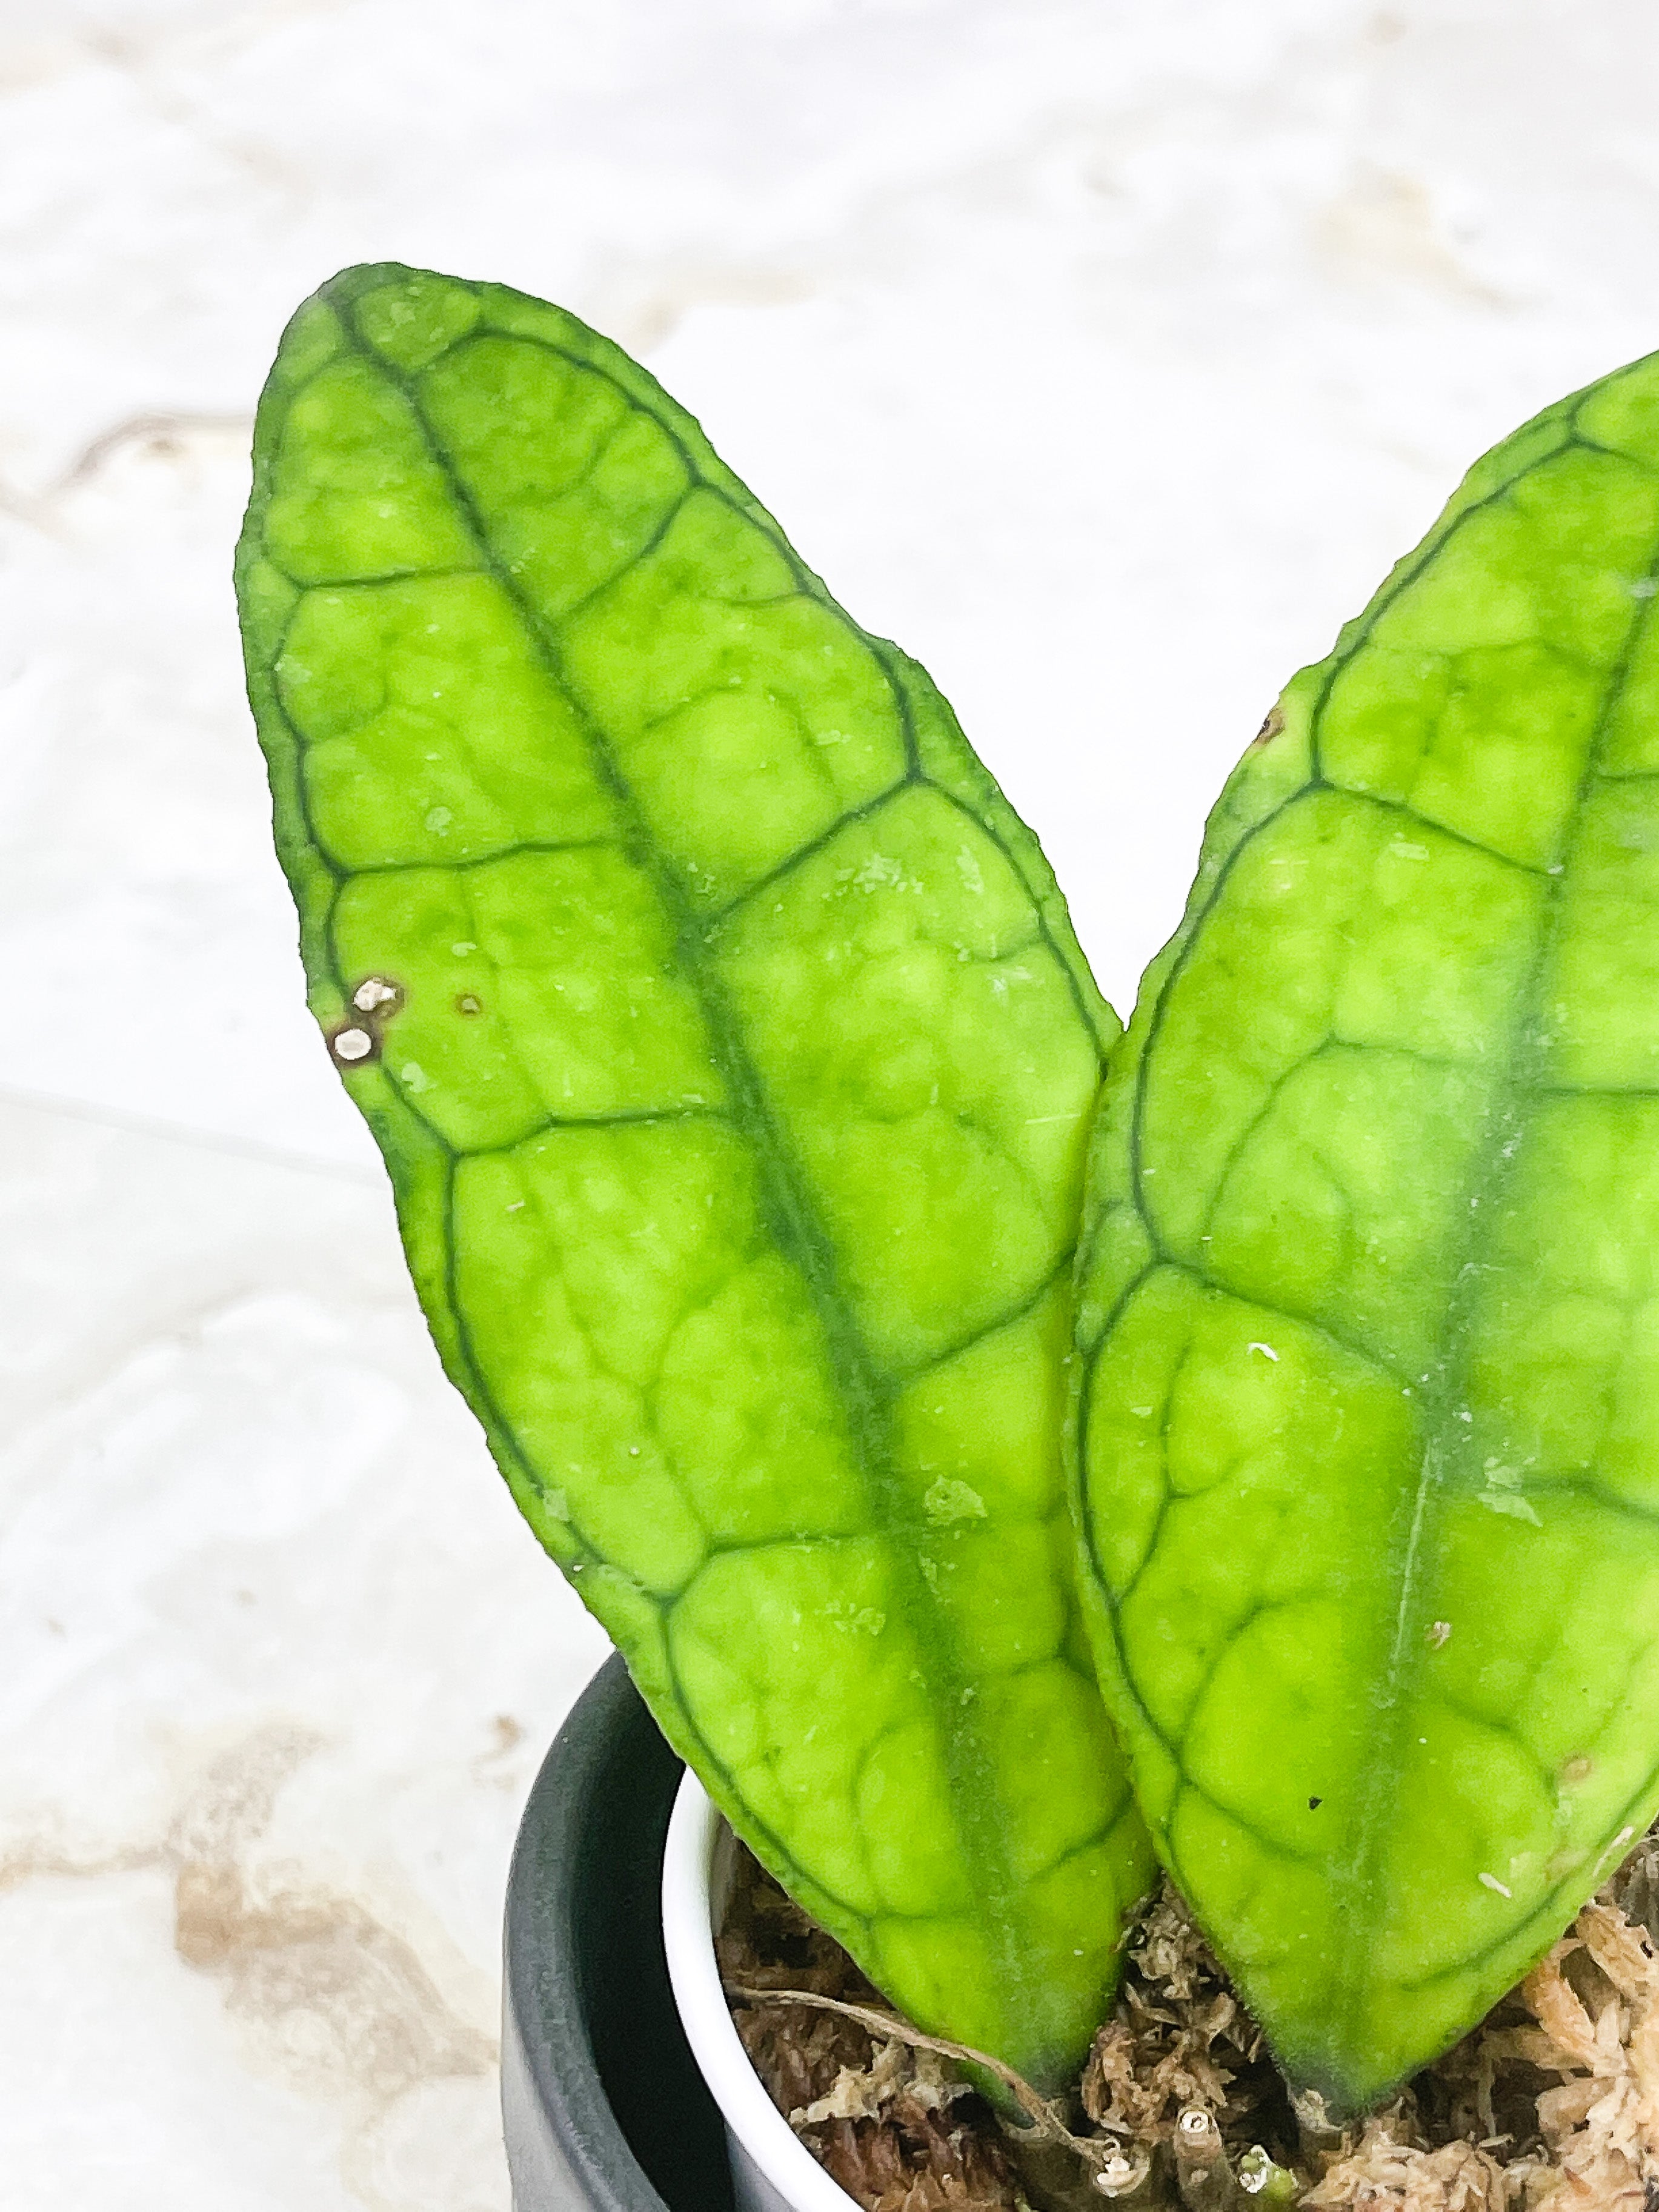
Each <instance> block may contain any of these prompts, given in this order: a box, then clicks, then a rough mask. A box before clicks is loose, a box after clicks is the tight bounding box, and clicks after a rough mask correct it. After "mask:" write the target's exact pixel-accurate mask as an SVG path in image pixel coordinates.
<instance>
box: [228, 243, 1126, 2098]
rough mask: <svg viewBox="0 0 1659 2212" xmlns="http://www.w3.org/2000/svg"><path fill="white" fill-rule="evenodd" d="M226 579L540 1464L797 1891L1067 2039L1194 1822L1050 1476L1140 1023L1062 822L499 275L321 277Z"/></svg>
mask: <svg viewBox="0 0 1659 2212" xmlns="http://www.w3.org/2000/svg"><path fill="white" fill-rule="evenodd" d="M238 575H239V584H240V593H241V603H242V609H243V622H244V630H245V635H246V648H247V665H248V672H249V683H250V690H251V694H252V700H253V704H254V708H255V712H256V714H257V717H258V724H259V729H260V734H261V737H262V738H263V741H264V746H265V750H266V753H267V755H268V757H269V761H270V772H271V779H272V784H273V788H274V791H275V795H276V831H277V837H278V841H279V844H280V847H281V851H282V854H283V860H284V863H285V865H286V866H287V869H288V872H289V878H290V880H291V882H292V884H293V887H294V890H295V897H296V899H297V901H298V904H299V908H300V913H301V936H302V945H303V951H304V957H305V962H306V966H307V972H308V975H309V978H310V985H311V1000H312V1006H313V1010H314V1012H315V1013H316V1016H317V1018H318V1020H319V1023H320V1024H322V1027H323V1029H324V1030H325V1033H326V1034H327V1036H329V1038H330V1039H331V1042H332V1044H333V1048H334V1050H335V1054H336V1058H337V1060H338V1062H339V1063H340V1065H341V1066H342V1071H343V1074H344V1079H345V1081H346V1084H347V1085H348V1087H349V1090H350V1091H351V1093H352V1095H353V1097H355V1098H356V1102H357V1103H358V1104H359V1106H360V1107H361V1108H362V1111H363V1112H364V1114H365V1115H367V1117H368V1121H369V1122H370V1124H371V1126H372V1127H373V1128H374V1133H375V1134H376V1136H377V1137H378V1138H379V1139H380V1144H381V1146H382V1147H383V1149H384V1151H385V1153H386V1159H387V1162H388V1164H389V1166H390V1169H391V1173H392V1181H393V1184H394V1187H395V1189H396V1193H397V1199H398V1211H399V1218H400V1220H401V1223H402V1226H403V1232H404V1241H405V1244H406V1247H407V1249H408V1253H409V1257H410V1266H411V1268H412V1270H413V1273H414V1275H415V1279H416V1284H417V1286H418V1288H419V1291H420V1295H421V1297H422V1303H423V1304H424V1306H425V1309H426V1312H427V1315H428V1319H429V1321H430V1322H431V1326H432V1328H433V1332H434V1334H435V1338H436V1340H437V1343H438V1346H439V1348H440V1351H441V1354H442V1357H443V1359H444V1362H445V1364H446V1366H447V1370H448V1371H449V1373H450V1375H451V1376H452V1377H453V1380H454V1381H455V1382H456V1383H458V1384H459V1387H460V1389H462V1390H463V1391H464V1392H465V1395H466V1396H467V1397H468V1399H469V1400H470V1401H471V1404H472V1406H473V1407H474V1408H475V1409H476V1411H477V1414H478V1416H479V1418H480V1419H481V1420H482V1421H483V1425H484V1426H485V1428H486V1430H487V1431H488V1433H489V1440H490V1443H491V1445H492V1447H493V1449H494V1450H495V1455H496V1458H497V1459H498V1461H499V1462H500V1463H501V1468H502V1469H503V1471H504V1473H505V1474H506V1475H507V1480H508V1481H509V1482H510V1484H511V1485H512V1486H513V1492H514V1494H515V1495H516V1497H517V1498H518V1500H519V1503H520V1505H521V1507H522V1508H523V1510H524V1511H525V1513H526V1516H527V1517H528V1518H529V1520H530V1522H532V1526H533V1527H534V1528H535V1529H536V1531H537V1533H538V1535H539V1536H540V1537H541V1539H542V1541H543V1542H544V1544H545V1545H546V1546H547V1547H548V1549H549V1550H550V1552H551V1553H552V1554H553V1556H554V1557H555V1558H556V1559H557V1560H558V1561H559V1563H560V1564H561V1565H562V1566H563V1567H564V1568H565V1570H566V1571H568V1573H569V1574H570V1575H571V1576H573V1577H574V1578H575V1581H576V1584H577V1587H578V1589H580V1592H581V1595H582V1596H583V1597H584V1598H585V1599H586V1602H587V1603H588V1605H589V1606H590V1607H592V1610H593V1612H594V1613H596V1614H597V1615H598V1616H599V1619H600V1620H602V1621H603V1622H604V1623H605V1626H606V1627H607V1628H608V1629H609V1630H610V1632H611V1634H612V1635H613V1636H614V1637H615V1638H616V1640H617V1643H618V1644H620V1646H621V1647H622V1649H623V1651H624V1652H625V1653H626V1654H627V1656H628V1658H629V1663H630V1665H631V1667H632V1668H633V1670H634V1673H635V1678H636V1680H638V1681H639V1683H640V1685H641V1688H642V1689H643V1690H644V1692H645V1693H646V1695H647V1698H648V1699H650V1701H651V1704H652V1706H653V1711H655V1713H656V1715H657V1717H658V1718H659V1721H660V1722H661V1723H662V1725H663V1727H664V1729H665V1730H666V1732H667V1734H668V1735H669V1736H670V1737H671V1740H672V1741H673V1742H674V1743H675V1745H676V1746H677V1747H678V1749H679V1750H680V1751H681V1752H682V1753H684V1755H685V1756H686V1757H687V1758H688V1759H690V1762H691V1764H692V1765H694V1766H695V1767H696V1769H697V1771H699V1773H701V1774H702V1777H703V1778H704V1780H705V1781H706V1782H707V1783H708V1785H709V1787H710V1789H711V1790H712V1791H713V1792H714V1796H716V1798H717V1799H718V1800H719V1802H720V1804H721V1805H722V1806H723V1808H725V1810H726V1813H727V1814H729V1816H730V1817H731V1819H732V1821H733V1823H734V1824H735V1826H737V1827H738V1830H739V1831H740V1832H742V1833H743V1834H744V1836H745V1837H746V1838H748V1839H749V1841H750V1843H751V1844H753V1845H754V1847H755V1849H756V1850H757V1851H758V1853H759V1854H760V1856H761V1857H763V1859H764V1861H765V1862H766V1863H767V1864H768V1865H769V1866H770V1867H771V1868H772V1869H774V1871H775V1873H776V1874H777V1875H779V1876H780V1877H781V1879H782V1880H783V1881H785V1882H786V1883H787V1885H788V1887H790V1888H791V1889H792V1890H793V1892H794V1893H795V1895H796V1896H797V1897H798V1898H799V1899H800V1900H801V1902H802V1903H803V1904H805V1905H806V1906H807V1907H808V1909H809V1910H811V1911H812V1912H814V1913H816V1914H817V1917H819V1918H820V1919H821V1920H822V1921H823V1923H825V1925H827V1926H828V1927H829V1928H830V1929H832V1930H833V1931H834V1932H835V1933H836V1935H837V1936H839V1937H840V1938H841V1939H842V1941H843V1942H845V1943H846V1944H847V1945H848V1948H850V1949H851V1950H852V1951H853V1953H854V1955H855V1956H856V1957H857V1958H858V1959H859V1960H860V1961H861V1962H862V1963H863V1964H864V1966H866V1969H867V1970H868V1971H869V1972H870V1973H871V1974H872V1976H873V1977H874V1978H875V1979H876V1981H877V1982H878V1984H880V1985H881V1986H882V1988H883V1989H884V1990H886V1991H887V1992H888V1993H889V1995H890V1996H891V1997H893V1998H894V1999H895V2000H896V2002H898V2003H900V2004H901V2005H902V2006H903V2007H905V2008H907V2009H908V2011H909V2012H910V2013H912V2014H913V2015H915V2017H916V2018H917V2019H918V2020H919V2021H923V2022H925V2023H926V2024H927V2025H929V2026H930V2027H937V2028H941V2029H944V2030H946V2031H948V2032H949V2033H951V2035H953V2036H957V2037H959V2038H961V2039H963V2040H965V2041H967V2042H969V2043H971V2044H973V2045H976V2046H979V2047H981V2048H985V2049H989V2050H991V2051H995V2052H998V2053H1000V2055H1002V2056H1003V2057H1006V2059H1008V2060H1010V2061H1012V2063H1014V2064H1016V2065H1018V2066H1020V2067H1022V2068H1024V2069H1025V2070H1027V2071H1028V2072H1029V2073H1030V2074H1031V2075H1033V2076H1035V2077H1036V2078H1039V2079H1044V2080H1051V2079H1054V2078H1055V2077H1056V2076H1057V2075H1059V2074H1060V2072H1061V2071H1063V2070H1064V2069H1065V2068H1066V2066H1067V2064H1068V2063H1071V2062H1073V2060H1074V2059H1075V2058H1076V2057H1077V2056H1078V2054H1079V2051H1080V2049H1081V2047H1082V2046H1083V2045H1084V2043H1085V2041H1086V2039H1087V2036H1088V2033H1089V2031H1090V2029H1091V2027H1092V2026H1093V2024H1094V2021H1095V2020H1096V2018H1097V2015H1098V2014H1099V2012H1100V2010H1101V2008H1102V2006H1103V2002H1105V2000H1106V1997H1107V1996H1108V1993H1109V1988H1110V1985H1111V1984H1112V1981H1113V1979H1114V1977H1115V1953H1114V1949H1113V1946H1114V1942H1115V1938H1116V1935H1117V1930H1118V1925H1119V1917H1120V1908H1121V1905H1122V1904H1123V1903H1124V1902H1125V1901H1126V1900H1127V1899H1128V1898H1129V1897H1131V1896H1133V1894H1134V1893H1136V1892H1137V1891H1138V1890H1139V1888H1140V1887H1142V1886H1143V1885H1144V1882H1145V1880H1146V1872H1147V1869H1148V1867H1149V1865H1150V1863H1151V1860H1150V1852H1149V1849H1148V1846H1147V1844H1146V1838H1145V1832H1144V1830H1143V1829H1142V1828H1141V1826H1140V1825H1139V1821H1138V1820H1137V1819H1136V1817H1135V1815H1134V1814H1133V1809H1132V1808H1131V1806H1130V1804H1129V1802H1128V1797H1127V1784H1126V1782H1125V1779H1124V1775H1123V1771H1122V1767H1121V1763H1120V1760H1119V1759H1118V1756H1117V1754H1116V1753H1115V1750H1114V1748H1113V1746H1112V1744H1111V1741H1110V1740H1109V1732H1108V1729H1107V1725H1106V1723H1105V1718H1104V1715H1103V1709H1102V1706H1101V1704H1100V1701H1099V1695H1098V1692H1097V1689H1096V1687H1095V1685H1094V1680H1093V1675H1092V1670H1091V1666H1090V1662H1089V1656H1088V1650H1087V1644H1086V1638H1085V1635H1084V1632H1083V1630H1082V1626H1081V1623H1080V1620H1079V1616H1078V1609H1077V1600H1076V1591H1075V1573H1074V1565H1073V1547H1072V1543H1071V1538H1070V1534H1069V1527H1068V1523H1067V1520H1066V1501H1065V1495H1064V1485H1063V1480H1062V1477H1061V1474H1060V1427H1061V1414H1062V1407H1063V1401H1064V1382H1063V1370H1064V1366H1065V1364H1066V1359H1067V1358H1068V1355H1069V1345H1070V1330H1071V1313H1070V1275H1071V1264H1072V1255H1073V1245H1074V1243H1075V1233H1076V1223H1077V1218H1078V1213H1079V1205H1080V1194H1081V1182H1082V1164H1083V1153H1084V1146H1085V1121H1086V1117H1087V1115H1088V1113H1089V1111H1090V1109H1091V1104H1092V1101H1093V1097H1094V1095H1095V1091H1096V1088H1097V1080H1098V1073H1099V1066H1100V1056H1101V1053H1102V1050H1103V1047H1104V1046H1105V1044H1107V1043H1108V1042H1110V1040H1111V1039H1112V1037H1113V1036H1115V1030H1116V1024H1115V1021H1114V1019H1113V1018H1112V1016H1111V1014H1110V1012H1109V1009H1108V1008H1107V1007H1106V1006H1104V1005H1103V1003H1102V1001H1101V1000H1100V998H1099V996H1098V994H1097V992H1096V991H1095V989H1094V987H1093V985H1092V983H1091V980H1090V977H1089V975H1088V972H1087V969H1086V968H1085V965H1084V963H1083V960H1082V957H1081V956H1080V954H1079V951H1078V949H1077V946H1076V945H1075V943H1074V941H1073V937H1072V933H1071V929H1070V926H1069V924H1068V922H1067V920H1066V913H1065V909H1064V907H1063V905H1062V903H1061V902H1060V897H1059V895H1058V893H1057V891H1056V890H1055V888H1054V880H1053V878H1052V876H1051V875H1050V874H1049V872H1048V868H1047V866H1046V865H1045V863H1044V862H1043V860H1042V856H1041V854H1040V853H1039V852H1038V850H1037V848H1036V843H1035V842H1034V841H1033V839H1032V838H1031V836H1030V834H1029V833H1028V832H1027V831H1026V830H1025V829H1024V828H1023V827H1022V825H1021V824H1020V823H1018V820H1017V819H1016V818H1015V817H1014V816H1013V815H1012V812H1011V811H1010V810H1009V809H1008V807H1007V806H1006V804H1005V803H1004V801H1003V800H1002V799H1001V797H1000V794H999V793H998V792H997V791H996V789H995V787H994V785H993V783H992V782H991V781H990V779H989V777H988V776H987V775H986V773H985V771H984V769H982V768H981V766H980V764H979V763H978V762H977V761H976V760H975V757H974V756H973V755H972V753H971V752H970V751H969V750H968V747H967V745H966V744H964V742H963V738H962V736H961V734H960V732H959V731H958V730H957V726H956V723H955V721H954V720H953V719H952V717H951V713H950V710H949V709H948V708H947V707H946V706H945V703H944V702H943V701H942V700H941V699H940V698H939V695H938V693H937V692H936V691H935V690H933V687H932V685H931V684H929V683H928V681H927V678H926V677H925V676H924V675H923V673H922V672H921V670H920V669H918V668H917V667H916V666H915V665H914V663H912V662H910V661H908V660H907V659H904V658H903V656H902V654H900V653H897V652H896V651H895V650H894V648H893V647H890V646H889V645H887V644H885V643H884V642H883V641H880V640H878V639H875V638H872V637H869V636H866V635H865V633H864V632H863V631H861V630H860V629H858V628H857V627H856V626H855V625H854V623H851V622H849V621H848V618H847V617H846V616H845V615H844V614H842V611H841V610H840V609H839V608H838V607H836V605H835V604H834V603H833V602H832V601H831V600H830V599H829V597H828V596H827V594H826V593H825V592H824V590H823V586H822V585H821V584H820V583H819V582H818V580H817V578H816V577H814V576H813V575H811V574H809V573H808V572H807V571H806V570H805V568H803V567H802V565H801V563H800V562H799V560H798V559H797V557H796V556H795V555H794V554H793V552H792V551H791V550H790V548H789V546H788V545H787V544H786V542H785V541H784V539H783V538H782V536H781V533H780V532H779V530H778V528H777V526H776V525H775V523H774V522H773V521H772V520H771V519H770V517H769V515H767V514H766V513H764V512H763V510H762V509H761V508H760V507H758V506H757V504H756V502H755V501H754V500H753V499H752V497H751V496H750V494H749V493H748V492H747V491H746V490H745V489H744V487H743V485H742V484H740V483H738V481H737V480H736V478H735V477H733V476H732V474H731V472H730V471H728V470H727V469H726V468H724V467H723V466H722V465H721V464H720V462H719V461H718V460H717V459H715V457H714V454H713V453H711V451H710V450H709V447H708V443H707V441H705V440H704V438H703V436H702V433H701V431H700V430H699V429H698V428H697V425H696V423H695V422H693V421H692V420H691V419H690V416H687V415H686V414H685V413H684V411H683V410H681V409H679V408H678V407H677V406H676V405H675V404H673V402H672V401H671V400H670V399H669V398H666V396H665V394H664V393H663V392H661V391H660V390H659V387H658V386H657V385H656V384H655V383H654V382H653V380H652V379H651V378H650V377H649V376H647V374H645V373H644V372H643V371H642V370H641V369H640V368H637V367H636V366H635V364H634V363H633V362H630V361H629V360H628V359H627V358H626V356H623V355H622V354H621V353H619V352H618V351H617V349H616V348H615V347H614V346H611V345H610V344H608V343H606V342H605V340H603V339H602V338H599V337H596V336H595V335H594V334H593V332H592V331H589V330H587V329H586V328H585V327H584V326H583V325H581V324H580V323H578V322H577V321H575V320H574V319H573V318H572V317H571V316H569V315H567V314H564V313H561V312H560V311H559V310H558V309H556V308H555V307H548V306H545V305H544V304H542V303H540V302H538V301H534V300H530V299H526V298H525V297H524V296H522V295H520V294H518V293H515V292H512V291H508V290H507V289H503V288H501V287H499V286H494V285H475V284H465V283H456V282H453V281H452V280H449V279H447V278H442V277H437V276H428V275H422V274H417V273H415V272H411V271H410V270H403V269H398V268H396V267H381V268H374V269H363V270H353V271H349V272H348V273H347V274H346V275H344V276H341V277H339V278H337V279H336V280H335V281H334V282H333V283H331V284H329V285H328V286H326V287H325V289H324V290H323V291H322V292H321V293H320V294H319V295H318V296H317V297H316V298H315V299H314V300H313V301H311V302H309V303H308V304H307V306H306V307H304V308H302V309H301V313H299V315H298V316H297V317H296V318H295V321H294V323H293V324H292V325H290V327H289V331H288V333H287V335H286V337H284V339H283V347H282V351H281V354H280V356H279V358H278V361H277V362H276V368H275V369H274V371H273V373H272V375H271V379H270V385H269V386H268V388H267V391H266V394H265V398H264V404H263V407H262V410H261V413H260V417H259V424H258V435H257V439H256V450H255V481H254V490H253V499H252V506H251V507H250V509H249V514H248V520H247V526H246V533H245V536H244V538H243V542H242V547H241V551H240V560H239V568H238ZM352 1054H359V1055H361V1057H358V1058H356V1059H353V1058H352V1057H351V1055H352Z"/></svg>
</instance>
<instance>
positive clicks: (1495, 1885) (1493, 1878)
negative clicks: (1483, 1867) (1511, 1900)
mask: <svg viewBox="0 0 1659 2212" xmlns="http://www.w3.org/2000/svg"><path fill="white" fill-rule="evenodd" d="M1480 1880H1481V1881H1483V1882H1484V1883H1485V1885H1486V1887H1487V1888H1488V1889H1495V1890H1496V1891H1497V1892H1498V1895H1499V1896H1500V1897H1513V1896H1514V1895H1515V1892H1514V1891H1513V1890H1512V1889H1511V1888H1510V1886H1509V1884H1508V1882H1506V1881H1499V1880H1498V1876H1497V1875H1495V1874H1483V1875H1481V1877H1480Z"/></svg>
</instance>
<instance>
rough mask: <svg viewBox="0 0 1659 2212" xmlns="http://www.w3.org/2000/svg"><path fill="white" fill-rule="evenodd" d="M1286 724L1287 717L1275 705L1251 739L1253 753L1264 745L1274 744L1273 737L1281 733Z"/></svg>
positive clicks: (1250, 747)
mask: <svg viewBox="0 0 1659 2212" xmlns="http://www.w3.org/2000/svg"><path fill="white" fill-rule="evenodd" d="M1284 726H1285V717H1284V715H1283V714H1282V713H1281V712H1280V711H1279V708H1277V707H1274V708H1272V709H1271V710H1270V712H1269V714H1268V715H1267V720H1266V721H1265V722H1263V723H1262V725H1261V728H1260V729H1259V730H1258V731H1257V732H1256V733H1255V736H1254V737H1253V738H1251V739H1250V746H1249V749H1250V750H1251V751H1252V752H1253V753H1259V752H1260V751H1261V749H1262V747H1263V746H1264V745H1270V744H1272V743H1273V739H1274V738H1276V737H1277V736H1278V735H1279V732H1280V731H1281V730H1282V729H1283V728H1284Z"/></svg>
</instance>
